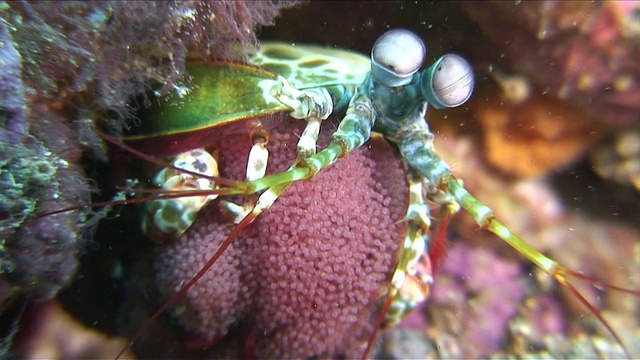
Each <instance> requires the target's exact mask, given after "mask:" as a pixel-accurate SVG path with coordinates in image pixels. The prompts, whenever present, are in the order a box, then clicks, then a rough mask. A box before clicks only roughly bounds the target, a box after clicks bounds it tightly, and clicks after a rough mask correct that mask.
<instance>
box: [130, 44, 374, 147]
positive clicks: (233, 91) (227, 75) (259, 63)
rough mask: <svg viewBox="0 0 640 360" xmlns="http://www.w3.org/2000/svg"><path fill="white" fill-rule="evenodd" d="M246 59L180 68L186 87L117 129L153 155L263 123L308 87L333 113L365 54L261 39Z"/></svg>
mask: <svg viewBox="0 0 640 360" xmlns="http://www.w3.org/2000/svg"><path fill="white" fill-rule="evenodd" d="M250 60H251V62H252V63H253V64H239V63H231V62H217V63H211V64H205V63H192V64H189V65H187V72H188V73H189V75H190V76H191V79H192V80H191V83H190V88H189V89H188V90H187V89H186V88H185V89H176V91H175V92H172V93H171V95H169V96H167V97H165V98H162V99H154V100H153V104H152V107H151V108H150V109H146V110H144V112H146V113H147V115H144V116H143V117H144V118H145V119H147V121H144V122H143V123H142V125H141V126H139V127H136V128H133V129H132V130H131V132H129V133H127V134H125V137H124V138H125V140H126V141H128V142H130V143H132V145H134V146H136V147H138V148H140V149H141V150H144V151H149V152H151V153H154V154H156V155H175V154H177V153H180V152H183V151H187V150H190V149H194V148H199V147H204V146H208V145H209V144H210V143H211V141H212V140H215V139H216V138H220V137H222V136H225V135H226V134H229V133H235V132H238V131H250V130H252V129H256V128H259V127H263V126H265V127H267V128H269V124H268V122H269V120H265V121H264V122H262V121H261V119H262V118H264V117H266V116H268V115H271V114H275V113H278V112H282V111H284V112H289V113H291V112H293V111H294V110H298V109H294V108H293V107H295V106H296V105H295V104H296V101H303V100H304V93H303V92H304V91H305V90H309V89H314V88H324V89H326V90H327V92H328V93H329V95H330V96H331V101H332V103H333V109H334V111H344V110H345V109H346V107H347V105H348V104H349V100H350V99H351V97H352V96H353V94H354V92H355V89H356V88H357V86H358V85H360V84H361V83H362V82H363V80H364V79H365V77H366V75H367V73H368V71H369V68H370V61H369V58H367V57H366V56H363V55H361V54H357V53H353V52H350V51H346V50H337V49H329V48H322V47H318V46H305V45H298V46H290V45H285V44H280V43H265V44H263V46H262V47H261V50H260V51H259V52H258V53H256V54H255V55H254V56H253V57H252V58H251V59H250ZM300 91H302V92H300ZM301 96H302V97H301ZM292 99H297V100H293V102H292ZM148 119H153V120H152V121H149V120H148Z"/></svg>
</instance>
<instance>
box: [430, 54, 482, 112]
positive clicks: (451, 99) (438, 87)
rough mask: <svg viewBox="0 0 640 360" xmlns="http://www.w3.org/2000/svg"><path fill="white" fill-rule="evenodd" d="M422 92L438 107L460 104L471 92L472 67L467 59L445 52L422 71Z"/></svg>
mask: <svg viewBox="0 0 640 360" xmlns="http://www.w3.org/2000/svg"><path fill="white" fill-rule="evenodd" d="M420 82H421V88H422V94H423V95H424V96H425V97H426V98H427V101H428V102H429V103H431V105H433V106H434V107H436V108H438V109H443V108H447V107H455V106H459V105H462V104H463V103H464V102H465V101H467V99H469V97H470V96H471V92H473V69H472V68H471V65H470V64H469V63H468V62H467V60H465V59H463V58H462V57H460V56H458V55H455V54H446V55H444V56H442V57H440V59H438V60H437V61H436V62H435V63H433V65H431V66H430V67H429V68H428V69H426V70H425V71H424V73H423V74H422V78H421V79H420Z"/></svg>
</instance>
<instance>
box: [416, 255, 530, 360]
mask: <svg viewBox="0 0 640 360" xmlns="http://www.w3.org/2000/svg"><path fill="white" fill-rule="evenodd" d="M447 254H448V256H447V259H446V260H445V261H444V263H443V266H442V269H441V273H440V274H438V276H437V277H436V281H435V283H434V286H433V292H432V295H431V299H430V302H429V303H428V305H427V306H426V309H427V311H428V312H429V314H430V317H431V318H432V320H433V322H434V324H433V325H434V327H435V328H436V329H439V330H436V331H440V332H447V330H446V329H450V332H451V333H454V334H456V335H457V336H460V338H461V339H464V342H460V345H463V346H464V347H463V348H460V349H458V350H457V351H460V353H455V352H454V353H450V354H448V353H446V349H443V350H444V351H445V353H443V354H442V356H443V357H451V356H453V357H459V356H463V357H471V358H475V357H483V356H487V355H489V354H491V353H494V352H496V351H498V350H500V349H501V347H502V344H503V342H505V341H506V336H507V334H508V324H509V321H510V320H511V319H513V318H514V317H515V316H516V315H517V313H518V308H519V306H520V304H521V302H522V300H523V299H524V298H525V291H526V285H527V283H526V279H524V278H523V277H522V270H521V269H520V266H519V264H518V263H516V262H512V261H507V260H504V259H501V258H499V257H498V256H497V255H496V254H494V253H493V252H491V251H490V250H487V249H484V248H480V247H472V246H469V245H466V244H464V243H455V244H454V245H453V246H452V247H451V249H450V250H449V251H448V253H447ZM446 314H456V315H455V316H456V317H455V318H448V317H445V316H446Z"/></svg>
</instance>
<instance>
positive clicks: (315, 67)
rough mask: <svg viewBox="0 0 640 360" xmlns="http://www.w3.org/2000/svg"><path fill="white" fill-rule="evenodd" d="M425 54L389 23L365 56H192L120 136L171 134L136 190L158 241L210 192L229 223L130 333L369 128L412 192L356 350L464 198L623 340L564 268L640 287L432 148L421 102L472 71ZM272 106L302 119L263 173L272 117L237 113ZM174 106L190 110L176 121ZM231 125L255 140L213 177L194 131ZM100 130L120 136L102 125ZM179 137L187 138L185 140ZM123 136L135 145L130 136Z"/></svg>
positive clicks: (431, 253)
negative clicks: (474, 184) (336, 117)
mask: <svg viewBox="0 0 640 360" xmlns="http://www.w3.org/2000/svg"><path fill="white" fill-rule="evenodd" d="M425 56H426V50H425V47H424V44H423V43H422V41H421V40H420V39H419V38H418V37H417V36H416V35H415V34H413V33H411V32H409V31H406V30H391V31H389V32H387V33H385V34H384V35H382V36H381V37H380V38H379V39H378V40H377V41H376V43H375V44H374V46H373V49H372V53H371V58H370V59H368V58H366V57H363V56H360V55H358V54H353V53H350V52H346V51H341V50H330V49H323V48H319V47H311V46H310V47H305V46H296V47H291V46H287V45H283V44H265V45H264V46H263V48H262V51H261V52H260V53H258V54H256V55H255V56H254V57H253V58H252V62H253V63H254V64H255V65H258V66H259V67H253V66H245V65H239V64H225V63H222V64H221V65H220V66H218V67H216V69H218V70H216V72H215V75H207V73H209V72H211V69H210V68H209V67H208V66H207V65H192V66H191V68H190V69H189V72H190V74H191V75H192V76H194V79H196V80H194V81H195V82H196V89H195V90H193V92H192V93H189V92H188V91H183V92H178V93H177V94H176V95H173V96H171V97H170V98H169V99H167V100H166V101H164V103H163V105H162V106H163V107H162V109H161V111H160V112H159V114H161V116H162V120H158V121H157V122H153V123H149V124H145V125H146V126H147V127H146V128H141V129H138V130H137V133H134V134H129V135H127V136H126V137H125V141H126V142H127V143H128V144H130V146H132V147H134V148H136V149H145V147H148V146H150V145H149V144H152V143H153V144H154V145H151V146H155V147H158V141H162V139H164V138H166V135H167V134H170V135H171V136H172V137H171V139H170V141H169V142H167V143H163V145H161V146H160V147H161V150H160V152H161V153H162V152H163V151H165V152H166V153H165V154H163V155H170V154H171V155H175V154H178V155H177V156H176V157H175V160H173V162H172V164H171V165H170V166H168V167H166V168H164V169H162V170H161V171H160V172H159V173H158V174H157V175H156V176H155V177H154V179H153V180H152V182H153V183H154V186H155V187H156V188H161V189H162V191H161V194H160V195H157V196H156V197H154V200H151V201H147V200H149V199H148V198H145V199H144V201H147V203H146V204H145V205H144V214H145V215H144V216H143V224H142V226H143V230H144V232H145V233H146V234H147V236H149V237H150V238H152V239H154V240H157V241H159V242H167V241H172V240H173V239H175V238H177V237H180V236H181V235H182V234H183V233H184V232H185V231H187V230H188V229H189V227H190V226H191V224H192V223H193V222H194V221H195V219H196V218H197V215H198V213H199V212H200V211H201V209H203V208H204V207H205V206H207V204H209V203H210V202H212V201H217V202H218V204H219V206H220V208H221V209H222V211H223V212H224V213H225V214H227V216H228V217H229V219H230V221H232V222H233V223H234V224H236V225H235V227H234V229H233V231H232V232H231V233H230V234H229V235H228V236H227V237H226V239H225V240H224V242H223V243H222V244H221V245H220V247H219V248H218V249H217V251H216V252H215V253H214V254H210V255H208V256H209V258H208V260H207V262H206V264H205V265H204V266H203V267H202V269H201V270H200V271H199V272H198V273H197V274H195V275H194V276H193V277H191V278H190V279H188V281H186V282H184V284H182V285H181V286H180V288H179V289H178V291H176V292H175V294H174V295H173V296H172V297H171V298H170V299H169V300H168V301H167V302H166V303H165V304H164V305H162V306H161V307H160V308H159V309H158V310H157V311H156V312H155V313H154V314H153V315H152V316H151V317H150V319H149V320H148V321H147V323H145V324H144V325H143V326H142V327H141V328H140V329H139V331H138V332H137V333H136V334H135V335H134V336H133V338H132V340H131V342H130V344H129V345H131V344H133V342H134V341H136V339H138V338H139V337H140V336H141V334H142V332H143V331H145V329H146V328H148V326H149V325H150V324H151V323H152V322H153V321H154V319H155V318H157V316H158V315H160V314H161V313H163V312H164V311H165V310H167V309H168V308H170V307H171V306H173V305H175V304H176V303H177V301H178V300H179V299H180V298H181V297H182V296H184V295H185V294H186V293H187V292H188V291H189V289H190V288H191V287H192V286H193V285H194V284H195V283H196V282H198V281H199V280H200V279H201V278H202V277H203V275H204V274H205V273H206V272H207V270H208V269H209V268H210V267H211V266H214V264H215V263H216V261H217V260H218V259H219V258H220V256H221V255H222V254H223V253H224V252H225V251H226V250H227V248H228V247H229V246H230V245H231V244H232V243H233V241H234V239H235V238H236V237H237V236H238V235H239V234H240V233H241V232H242V231H243V230H244V229H246V228H247V227H248V226H249V224H251V223H252V222H254V221H255V220H256V219H258V218H259V216H260V215H261V214H263V213H264V212H265V211H268V209H269V208H270V207H271V206H272V205H273V204H274V203H275V202H276V201H277V200H278V198H279V197H280V196H281V195H283V194H284V193H285V192H286V190H287V189H288V188H289V187H290V186H291V185H292V184H293V183H295V182H298V181H306V180H309V179H311V178H314V177H315V176H316V175H317V174H318V173H319V172H321V171H324V170H325V169H326V168H328V167H330V166H331V165H333V164H335V163H336V162H338V161H339V160H340V159H341V158H343V157H345V156H347V155H348V154H349V153H351V152H353V151H355V150H356V149H358V148H360V147H362V146H363V145H364V144H366V143H367V141H369V140H370V138H371V137H372V132H375V133H377V134H381V135H382V136H383V137H384V138H385V139H386V140H387V141H389V142H391V143H393V144H394V146H395V147H396V149H397V152H398V153H399V154H400V156H401V157H402V159H403V161H404V163H405V164H406V169H407V170H406V173H407V183H408V192H409V195H408V198H409V201H408V206H407V209H406V213H405V215H404V219H398V220H402V221H404V222H406V224H407V231H406V235H405V238H404V240H403V242H402V244H401V247H400V251H399V255H398V257H397V258H396V262H395V264H396V265H395V268H394V269H393V271H392V272H391V274H390V275H389V279H390V280H389V284H388V286H386V287H385V289H384V291H383V293H384V303H383V305H382V306H381V310H380V315H379V316H378V317H377V320H376V324H375V327H374V329H375V330H374V331H373V333H372V334H371V335H370V336H369V338H368V340H367V342H366V346H364V350H363V357H366V356H367V355H368V353H369V351H370V348H371V346H372V344H373V342H374V340H375V337H376V331H377V330H378V329H379V328H382V327H385V326H391V325H394V324H396V323H398V322H399V321H400V320H401V319H402V318H403V317H405V316H406V315H407V314H408V313H409V312H410V311H411V310H412V309H414V308H415V307H416V306H417V305H418V304H419V303H421V302H422V301H424V300H425V299H426V298H427V296H428V294H429V289H430V286H431V284H432V282H433V276H432V275H433V274H432V269H433V268H434V266H436V264H437V262H438V261H439V260H440V257H441V255H442V252H441V249H442V248H443V247H444V244H443V242H444V229H445V228H446V225H447V224H448V221H449V219H450V218H451V216H453V215H454V214H455V213H457V212H458V211H459V210H460V209H464V210H465V211H466V212H467V213H469V214H470V215H471V216H472V217H473V219H474V220H475V221H476V223H477V224H478V225H479V226H480V227H481V228H483V229H487V230H489V231H490V232H492V233H494V234H495V235H496V236H498V237H499V238H500V239H502V240H503V241H505V242H506V243H508V244H509V245H511V246H512V247H513V248H515V249H516V250H517V251H518V252H519V253H521V254H522V255H523V256H525V257H526V258H528V259H529V260H530V261H531V262H532V263H534V264H535V265H536V266H537V267H539V268H540V269H542V270H543V271H544V272H546V273H547V274H549V275H550V276H551V277H553V278H554V279H555V280H556V281H558V282H559V283H560V284H561V285H562V286H563V287H565V288H567V289H569V291H570V292H572V293H573V294H574V295H575V296H576V298H577V299H579V301H580V302H581V303H583V304H584V305H585V306H586V307H587V308H588V309H589V311H591V312H592V313H594V314H595V315H596V316H597V317H598V319H599V320H600V321H601V322H602V323H603V324H604V325H605V326H606V328H607V329H608V331H609V332H610V333H611V335H612V336H613V337H614V338H615V339H616V341H617V342H618V343H620V344H622V341H621V340H620V338H619V336H618V335H617V334H616V332H615V331H614V329H613V328H612V327H611V326H610V325H609V324H608V323H607V322H606V321H605V320H604V319H603V317H602V316H601V315H600V314H599V312H598V310H597V309H596V308H595V307H594V306H593V305H591V304H590V303H589V302H588V301H587V300H586V299H585V298H584V297H583V296H582V295H581V294H580V293H579V292H578V291H577V290H576V289H575V288H574V287H573V285H572V284H571V282H570V279H571V278H578V279H581V280H585V281H587V282H591V283H593V284H596V285H602V286H605V287H608V288H611V289H615V290H618V291H623V292H628V293H632V294H635V295H638V294H640V292H638V291H635V290H628V289H624V288H620V287H616V286H614V285H610V284H605V283H602V282H599V281H595V280H593V279H590V278H588V277H586V276H584V275H581V274H580V273H577V272H574V271H572V270H569V269H567V268H565V267H563V266H561V265H560V264H558V263H557V262H556V261H554V260H552V259H550V258H548V257H547V256H545V255H543V254H542V253H540V252H539V251H538V250H536V249H535V248H534V247H532V246H531V245H530V244H528V243H527V242H525V241H524V240H522V239H521V238H520V237H519V236H518V235H516V234H514V233H512V232H511V231H510V230H509V229H508V228H507V227H506V226H504V225H503V224H502V223H501V222H500V221H498V220H497V219H496V218H495V216H494V213H493V211H492V210H491V209H490V208H489V207H487V206H485V205H484V204H482V203H481V202H480V201H479V200H477V199H476V198H475V197H473V196H472V195H471V194H470V193H469V192H468V191H467V190H466V189H465V188H464V186H463V183H462V181H461V180H460V179H458V178H457V177H455V175H453V173H452V172H451V170H450V167H449V166H448V165H447V163H446V162H445V161H443V160H442V159H441V158H440V157H438V155H437V154H436V153H435V149H434V146H433V142H434V134H433V133H432V132H431V131H430V129H429V126H428V124H427V122H426V121H425V114H426V111H427V106H428V105H429V104H431V105H432V106H433V107H435V108H440V109H441V108H447V107H455V106H459V105H461V104H463V103H465V102H466V101H467V100H468V99H469V97H470V96H471V93H472V91H473V86H474V80H473V73H472V70H471V66H470V65H469V64H468V63H467V62H466V60H464V59H463V58H462V57H460V56H458V55H455V54H447V55H444V56H442V57H441V58H439V59H438V60H437V61H436V62H435V63H434V64H432V65H431V66H430V67H428V68H427V69H425V70H422V71H420V68H421V67H422V64H423V62H424V60H425ZM197 79H203V80H202V82H200V81H201V80H197ZM224 91H226V92H224ZM238 95H240V96H238ZM194 104H197V105H194ZM278 112H287V113H288V114H289V116H290V117H293V118H295V119H301V120H304V121H306V128H305V130H304V131H303V133H302V135H301V136H300V139H299V141H298V144H297V154H298V155H297V158H296V160H295V161H294V162H293V164H291V166H290V167H289V169H288V170H286V171H282V172H279V173H275V174H271V175H265V173H266V167H267V164H268V163H269V161H268V157H269V152H268V150H267V146H266V145H267V143H268V138H269V136H268V129H267V127H268V126H265V125H263V124H262V123H260V121H258V120H256V121H255V122H253V123H251V124H250V125H247V124H242V125H239V121H238V120H239V119H242V120H245V119H258V118H259V117H261V116H265V115H269V114H274V113H278ZM336 113H338V114H341V113H344V114H345V115H344V116H343V117H342V120H341V121H340V123H339V125H338V127H337V129H336V130H335V131H334V132H333V133H332V135H331V140H330V142H329V144H328V145H327V146H326V147H325V148H324V149H322V150H320V151H316V147H317V145H316V142H317V139H318V135H319V131H320V126H321V124H322V122H323V121H324V120H325V119H327V118H328V117H329V116H330V115H331V114H336ZM211 114H213V115H211ZM180 118H185V119H188V120H187V121H183V122H180V123H178V122H177V119H180ZM214 125H215V128H214ZM236 125H237V126H239V127H241V128H243V129H245V128H247V127H249V128H250V129H252V131H251V134H252V140H253V146H252V147H251V150H250V152H249V156H248V160H247V166H246V179H245V180H244V181H239V180H229V179H224V178H221V177H220V176H219V172H218V169H217V167H218V164H217V161H216V158H215V156H212V155H211V154H209V153H208V152H207V151H206V150H205V149H201V147H204V146H206V141H207V140H206V138H205V137H204V136H201V135H199V136H194V134H195V133H196V132H200V131H202V129H205V130H207V129H208V128H209V127H211V128H212V129H213V130H215V131H219V129H225V130H222V131H227V130H226V129H227V128H233V127H234V126H236ZM154 126H155V127H154ZM228 131H236V130H228ZM245 131H246V130H245ZM104 137H105V139H107V140H110V141H112V142H116V141H114V139H111V138H110V137H109V136H107V135H105V136H104ZM176 139H177V140H176ZM176 144H177V145H178V146H179V148H178V147H175V146H174V145H176ZM185 144H188V145H187V146H186V148H183V147H184V146H185ZM119 146H123V147H125V148H126V149H127V150H129V151H131V152H134V153H135V154H138V155H141V156H142V153H141V152H140V151H139V150H135V149H133V148H131V147H130V146H129V145H126V146H125V145H119ZM157 152H158V151H156V153H157ZM145 158H148V157H145ZM135 191H137V192H140V193H144V192H145V190H135ZM150 192H152V193H157V192H158V191H157V190H153V191H150ZM232 196H243V197H244V200H243V201H241V202H240V203H237V202H234V201H233V200H231V197H232ZM138 200H140V201H138ZM142 200H143V199H131V200H128V202H129V203H132V202H142ZM427 200H428V201H431V202H434V203H436V204H438V205H439V206H440V214H441V215H440V216H441V221H440V224H439V226H438V230H437V232H436V236H434V237H433V238H431V237H429V232H430V230H431V220H430V211H429V207H428V205H427ZM124 350H125V349H123V351H124ZM308 355H309V356H312V355H314V354H308Z"/></svg>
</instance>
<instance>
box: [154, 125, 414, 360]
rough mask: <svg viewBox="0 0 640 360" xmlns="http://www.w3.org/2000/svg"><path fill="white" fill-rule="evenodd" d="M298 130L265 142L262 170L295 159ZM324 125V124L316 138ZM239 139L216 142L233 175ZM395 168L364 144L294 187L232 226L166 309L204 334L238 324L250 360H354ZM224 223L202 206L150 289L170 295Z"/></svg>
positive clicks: (385, 267)
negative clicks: (232, 236) (244, 331)
mask: <svg viewBox="0 0 640 360" xmlns="http://www.w3.org/2000/svg"><path fill="white" fill-rule="evenodd" d="M301 130H302V128H301V124H297V123H291V122H288V123H285V125H284V126H281V127H279V128H278V129H277V131H275V132H273V133H272V134H271V135H270V140H269V148H270V151H271V158H270V163H269V164H270V165H269V171H270V172H275V171H281V170H284V169H286V168H287V167H288V166H289V165H290V164H291V162H292V161H293V160H294V158H295V144H296V141H297V136H296V135H295V134H297V133H300V132H301ZM330 130H331V126H330V125H325V126H324V131H323V135H322V141H323V142H325V143H326V140H327V137H328V133H329V132H330ZM248 140H249V137H248V136H246V135H243V136H234V137H231V138H228V139H225V140H224V141H222V142H221V144H220V145H219V148H220V150H221V161H222V168H221V169H222V171H223V172H224V174H225V175H226V176H232V177H234V178H242V177H243V173H244V166H245V165H244V164H245V163H246V155H247V150H248V148H249V146H250V143H249V141H248ZM406 201H407V185H406V180H405V174H404V170H403V168H402V163H401V161H400V160H399V158H398V157H397V156H395V155H394V153H393V150H392V149H391V147H390V146H389V145H388V144H386V143H385V142H384V141H380V140H379V141H372V142H371V143H370V146H369V147H367V148H362V149H359V150H357V151H355V152H354V153H352V154H350V155H349V156H347V157H345V158H344V159H342V160H340V161H339V162H338V163H337V164H335V165H334V166H332V167H330V168H328V169H326V170H325V171H322V172H321V173H320V174H319V175H318V176H317V177H315V178H314V179H312V180H309V181H302V182H297V183H294V184H293V185H291V187H290V188H289V189H287V191H286V193H285V194H284V195H283V196H281V197H280V199H279V200H278V201H277V202H276V203H275V204H274V205H273V207H271V208H270V209H269V210H268V211H267V212H266V213H264V214H263V215H261V216H260V217H259V218H258V220H257V221H256V222H255V223H254V224H253V225H252V226H251V227H250V228H248V229H247V230H246V231H244V232H243V233H242V234H241V235H240V236H239V237H238V238H237V239H236V240H235V241H234V243H233V244H232V245H231V247H230V248H229V249H228V250H227V251H226V252H225V253H224V255H223V256H222V258H220V260H219V261H218V262H217V263H216V264H214V266H213V267H212V268H211V269H210V270H209V271H208V272H207V274H206V275H205V276H204V277H203V278H202V279H200V281H199V282H198V283H197V284H196V285H195V286H194V287H193V288H192V289H191V290H190V291H189V293H188V294H187V296H185V298H184V300H183V301H182V303H181V306H178V308H177V309H179V312H180V315H179V316H178V317H179V318H180V321H181V322H182V324H183V325H184V326H185V327H186V328H187V329H188V330H189V331H190V332H193V333H197V334H199V335H200V336H202V337H207V338H215V337H216V336H218V335H223V334H225V333H226V332H227V329H228V327H229V326H230V325H231V324H232V323H234V322H237V321H242V322H244V323H248V324H250V325H249V326H250V327H251V330H250V333H251V334H254V336H255V338H256V344H255V355H256V356H258V357H265V356H269V357H279V358H306V357H309V356H313V355H317V356H334V355H338V356H339V355H342V356H347V357H356V356H361V355H362V351H363V348H362V344H363V341H366V339H367V336H368V335H369V334H370V332H371V330H372V323H373V319H374V318H375V317H376V316H377V315H378V311H377V309H378V308H377V304H379V303H378V302H377V300H381V296H380V294H381V291H382V290H383V289H384V286H385V284H386V282H387V281H388V276H389V274H390V272H391V267H392V264H393V261H394V259H395V254H396V253H397V250H398V247H399V245H400V244H401V242H402V239H403V229H404V225H403V224H402V223H397V221H398V220H400V219H402V217H403V216H404V211H406ZM230 229H231V227H230V225H229V224H228V223H227V221H226V220H225V218H224V216H223V215H221V214H220V213H219V211H218V210H217V209H216V206H210V207H209V208H208V209H207V211H206V212H205V213H204V214H202V216H201V217H200V218H199V219H198V221H197V222H196V223H195V224H194V226H193V227H192V228H191V229H190V230H189V231H188V232H187V233H185V235H184V236H182V237H181V238H180V239H179V240H178V241H177V242H175V243H174V244H172V245H169V246H167V247H166V248H164V249H162V250H161V251H160V252H159V254H158V258H157V262H156V265H155V268H156V271H157V279H158V285H159V287H160V288H161V289H163V291H164V292H165V293H166V294H170V293H172V292H173V291H175V289H176V288H177V287H179V286H180V284H181V283H182V282H183V281H185V280H187V279H189V278H190V277H191V276H193V274H195V272H196V271H197V270H198V269H199V268H200V267H201V266H202V265H203V264H204V263H205V262H206V260H207V258H208V256H210V255H211V254H212V253H213V252H214V251H215V250H216V249H217V247H218V246H219V243H220V242H221V241H222V240H224V238H225V236H226V234H228V233H229V231H230Z"/></svg>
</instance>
